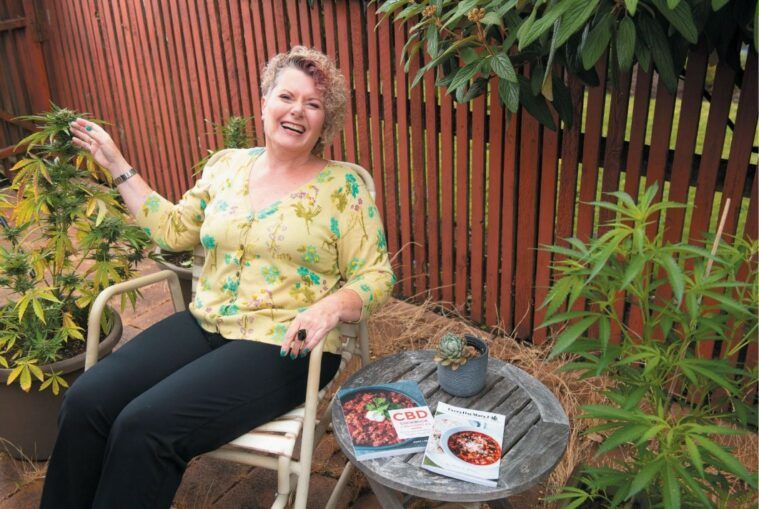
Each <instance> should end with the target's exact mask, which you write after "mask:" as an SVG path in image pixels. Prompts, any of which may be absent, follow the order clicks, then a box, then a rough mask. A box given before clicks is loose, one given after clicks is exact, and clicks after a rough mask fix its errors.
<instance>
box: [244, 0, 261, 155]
mask: <svg viewBox="0 0 759 509" xmlns="http://www.w3.org/2000/svg"><path fill="white" fill-rule="evenodd" d="M251 8H252V5H251V2H250V1H249V0H244V1H243V2H242V3H241V5H240V17H241V20H242V27H241V32H242V33H241V34H240V39H241V42H240V44H241V45H242V47H244V48H245V52H244V60H245V64H244V66H243V67H244V68H246V69H247V72H246V73H245V77H244V79H245V82H246V87H247V92H246V94H247V95H248V101H249V102H250V104H249V105H248V106H247V107H246V106H245V103H244V102H243V115H245V116H246V117H252V124H251V127H252V129H253V133H254V136H253V137H251V140H253V144H256V139H257V138H259V137H261V138H263V122H262V121H261V93H260V92H259V85H260V80H259V77H258V62H257V60H256V50H257V49H258V48H256V42H255V35H254V34H253V23H252V21H253V20H252V19H251ZM249 134H250V132H249Z"/></svg>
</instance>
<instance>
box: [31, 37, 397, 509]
mask: <svg viewBox="0 0 759 509" xmlns="http://www.w3.org/2000/svg"><path fill="white" fill-rule="evenodd" d="M261 88H262V91H263V92H264V93H263V100H262V111H263V121H264V126H265V133H266V146H265V147H256V148H245V149H229V150H222V151H220V152H217V153H216V154H215V155H214V156H213V157H211V158H210V160H209V161H208V163H207V164H206V165H205V167H204V169H203V172H202V175H201V177H200V179H199V180H198V181H197V182H196V183H195V185H194V186H193V188H192V189H190V190H189V191H187V193H185V195H184V196H183V197H182V200H181V201H180V202H179V203H177V204H173V203H171V202H169V201H168V200H166V199H165V198H163V197H162V196H160V195H159V194H158V193H156V192H155V191H153V190H152V189H151V188H150V187H149V186H148V184H147V183H146V182H145V181H144V180H143V179H142V178H141V177H140V176H139V174H137V172H136V171H135V170H134V169H132V168H131V166H130V165H129V163H127V162H126V160H125V159H124V157H123V156H122V154H121V152H120V151H119V150H118V148H117V147H116V146H115V144H114V142H113V140H112V139H111V137H110V136H109V135H108V133H107V132H106V131H104V130H103V129H102V128H101V127H100V126H98V125H96V124H94V123H92V122H88V121H87V120H84V119H77V120H76V121H75V122H73V123H72V124H71V132H72V133H73V134H74V136H75V140H74V143H75V144H76V145H77V146H79V147H82V148H85V149H87V150H89V151H90V152H91V153H92V154H93V157H94V158H95V160H96V161H97V162H98V163H99V164H101V165H102V166H103V167H105V168H106V169H108V170H109V171H110V172H111V174H112V176H113V177H114V183H115V184H116V185H117V189H118V191H119V192H120V193H121V195H122V197H123V198H124V201H125V202H126V204H127V206H128V208H129V210H130V211H131V213H132V214H133V215H134V216H135V218H136V220H137V222H138V223H139V224H140V225H141V226H142V227H143V228H144V229H145V231H146V232H148V233H149V235H150V236H151V237H152V238H153V240H155V241H156V243H158V244H159V245H160V246H162V247H164V246H165V247H166V248H167V249H171V250H184V249H189V248H192V247H193V246H196V245H198V244H201V245H202V246H203V249H204V250H205V260H206V262H205V265H204V267H203V271H202V274H201V277H200V281H199V285H198V288H197V291H196V295H195V299H194V301H193V302H192V303H191V304H190V306H189V308H190V311H189V312H183V313H178V314H175V315H173V316H171V317H169V318H167V319H165V320H163V321H161V322H159V323H157V324H156V325H154V326H153V327H151V328H149V329H147V330H145V331H144V332H142V333H141V334H139V335H138V336H137V337H135V338H134V339H132V340H131V341H130V342H129V343H127V344H126V345H125V346H124V347H123V348H121V349H120V350H119V351H118V352H117V353H116V354H114V355H112V356H110V357H109V358H107V359H105V360H104V361H102V362H101V363H98V364H97V365H96V366H94V367H93V369H91V370H90V371H88V372H87V373H85V375H84V376H82V377H81V378H80V379H79V381H77V383H76V384H74V385H73V386H72V387H71V389H70V390H69V392H68V393H67V395H66V399H65V401H64V405H63V409H62V410H61V416H60V419H59V424H60V432H59V438H58V441H57V443H56V446H55V449H54V451H53V455H52V459H51V461H50V463H49V466H48V472H47V477H46V483H45V488H44V492H43V499H42V508H43V509H44V508H49V507H67V508H85V507H88V508H89V507H96V508H99V507H108V508H118V507H129V508H139V507H145V508H148V507H149V508H163V507H169V505H170V503H171V501H172V498H173V495H174V491H175V490H176V488H177V486H178V485H179V482H180V480H181V477H182V472H183V471H184V468H185V466H186V465H187V462H188V461H189V460H190V459H191V458H192V457H194V456H197V455H199V454H202V453H205V452H208V451H210V450H213V449H216V448H217V447H219V446H220V445H221V444H224V443H227V442H229V441H230V440H232V439H234V438H237V437H238V436H240V435H241V434H243V433H244V432H246V431H248V430H250V429H252V428H254V427H256V426H258V425H260V424H262V423H264V422H268V421H269V420H271V419H272V418H274V417H276V416H278V415H281V414H283V413H285V412H287V411H289V410H291V409H292V408H294V407H296V406H297V405H299V404H301V403H302V402H303V400H304V394H305V389H306V382H307V373H308V364H309V359H308V357H309V353H310V352H311V351H312V350H313V349H314V348H315V347H316V346H317V345H318V344H319V343H320V342H322V341H323V342H324V355H323V357H322V364H321V365H322V368H321V380H320V385H321V386H324V385H326V383H327V382H328V381H329V380H330V379H331V378H332V377H333V376H334V374H335V373H336V371H337V368H338V366H339V361H340V356H339V355H338V354H339V351H340V347H341V343H340V338H339V332H338V328H337V326H338V324H339V322H340V321H343V322H353V321H358V320H359V319H361V318H365V317H366V316H367V315H368V314H369V313H370V312H372V311H373V310H374V309H376V308H377V307H378V306H379V305H380V304H381V303H382V302H384V300H385V299H386V298H387V297H388V296H389V294H390V291H391V289H392V285H393V282H394V277H393V274H392V271H391V269H390V263H389V260H388V256H387V250H386V243H385V240H384V239H385V235H384V231H383V227H382V223H381V221H380V218H379V214H378V213H377V208H376V207H375V206H374V203H373V200H372V197H371V195H370V194H369V192H368V191H367V189H366V187H365V186H364V185H363V181H362V180H361V178H360V177H359V176H358V175H357V174H356V173H355V172H354V171H353V170H352V169H350V168H348V167H346V166H343V165H341V164H338V163H334V162H328V161H325V160H324V159H322V158H321V157H320V156H321V152H322V150H323V147H324V146H325V144H327V143H329V142H330V141H331V139H332V137H333V136H334V135H335V134H336V133H337V131H338V130H339V128H340V126H342V124H343V115H344V111H345V101H346V96H345V86H344V80H343V78H342V76H341V75H340V73H339V71H338V70H337V69H336V67H335V65H334V63H333V62H332V61H331V60H330V59H329V58H327V57H326V56H325V55H323V54H321V53H319V52H317V51H314V50H311V49H308V48H303V47H295V48H293V49H292V50H291V51H290V52H288V53H285V54H280V55H277V56H276V57H274V58H273V59H272V61H271V62H270V63H269V64H268V65H267V67H266V69H265V71H264V73H263V82H262V84H261ZM288 357H289V358H288Z"/></svg>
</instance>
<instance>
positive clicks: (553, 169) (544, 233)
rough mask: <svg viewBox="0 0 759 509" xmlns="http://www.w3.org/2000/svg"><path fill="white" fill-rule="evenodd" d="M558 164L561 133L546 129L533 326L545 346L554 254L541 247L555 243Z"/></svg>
mask: <svg viewBox="0 0 759 509" xmlns="http://www.w3.org/2000/svg"><path fill="white" fill-rule="evenodd" d="M551 116H552V117H553V121H554V123H555V124H556V126H557V129H558V126H560V125H561V121H560V120H559V116H558V115H557V114H556V111H554V110H553V109H552V110H551ZM558 162H559V133H558V132H557V131H552V130H551V129H547V128H543V147H542V154H541V164H540V194H539V198H538V200H539V205H538V240H537V247H538V251H537V253H536V257H535V301H534V302H535V312H534V321H533V327H532V342H533V343H534V344H536V345H540V344H543V343H544V342H545V340H546V329H545V328H544V327H540V325H541V323H542V322H543V319H544V318H545V308H541V305H542V304H543V301H544V300H545V298H546V294H548V287H549V285H550V284H551V253H549V252H548V251H546V250H545V249H542V247H541V246H548V245H551V244H553V225H554V216H555V213H556V211H555V203H556V181H557V170H558Z"/></svg>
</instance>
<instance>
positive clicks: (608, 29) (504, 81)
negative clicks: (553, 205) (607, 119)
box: [378, 0, 757, 129]
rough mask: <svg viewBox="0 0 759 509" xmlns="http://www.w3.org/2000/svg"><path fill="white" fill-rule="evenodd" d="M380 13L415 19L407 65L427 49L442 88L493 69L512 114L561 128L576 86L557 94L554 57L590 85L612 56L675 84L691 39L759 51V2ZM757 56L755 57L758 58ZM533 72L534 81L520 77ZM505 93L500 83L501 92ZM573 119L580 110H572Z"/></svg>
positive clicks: (390, 6)
mask: <svg viewBox="0 0 759 509" xmlns="http://www.w3.org/2000/svg"><path fill="white" fill-rule="evenodd" d="M378 3H379V4H380V7H379V10H378V12H379V13H380V14H384V15H386V16H391V15H392V16H394V18H395V20H396V21H398V22H407V23H408V26H409V27H410V28H409V40H408V43H407V44H406V46H405V47H404V49H403V56H404V59H405V61H406V70H407V71H408V69H409V63H410V61H411V60H412V59H414V58H417V57H418V53H419V51H420V50H421V49H422V48H424V49H425V50H426V53H427V54H428V55H429V59H427V60H426V63H425V65H424V66H422V68H421V69H420V70H419V72H418V73H417V74H416V76H415V77H414V79H413V82H412V83H413V85H414V86H415V85H416V84H417V83H419V81H420V80H421V79H422V77H423V76H424V74H425V73H426V72H428V71H430V70H433V69H434V70H437V82H436V84H437V85H438V86H444V87H447V88H448V93H452V94H454V96H455V98H456V100H457V101H459V102H468V101H470V100H472V99H473V98H475V97H477V96H479V95H481V94H484V93H486V92H487V90H488V87H487V83H488V80H489V79H490V78H491V77H496V76H497V77H498V78H500V83H499V87H498V93H499V95H500V98H501V100H502V101H503V103H504V104H505V105H506V107H507V110H508V111H509V112H515V111H516V110H517V108H518V105H520V104H521V105H522V106H524V108H525V109H526V110H527V111H528V112H529V113H530V114H531V115H533V116H534V117H535V118H537V119H538V120H539V121H540V122H541V123H543V124H544V125H546V126H548V127H550V128H552V129H555V127H556V126H555V122H554V120H553V118H552V117H551V115H550V113H549V110H548V103H551V104H552V105H553V107H554V109H555V110H556V111H557V112H559V113H560V114H561V113H562V112H566V111H569V112H571V111H572V105H571V98H570V96H569V94H568V93H558V94H557V93H556V90H555V89H556V87H557V81H558V82H559V83H561V86H562V87H563V86H564V83H563V80H561V79H559V80H557V79H556V76H554V64H561V65H562V66H564V67H565V68H566V69H567V71H568V73H569V74H571V75H574V76H577V77H578V78H580V79H581V80H583V81H585V82H586V83H588V84H589V85H596V84H597V83H598V81H599V78H598V75H597V74H596V71H595V67H596V65H597V63H598V62H599V61H600V60H601V59H604V58H607V57H608V58H609V62H610V65H611V69H610V70H611V75H612V80H613V82H615V83H616V79H617V73H619V72H628V71H629V70H630V69H631V67H632V66H633V64H635V63H636V62H637V63H640V65H641V67H642V68H644V69H646V70H649V69H650V66H651V63H653V66H654V67H655V68H656V70H657V71H658V72H659V74H660V76H661V78H662V83H663V84H664V86H665V87H667V89H668V90H669V91H670V92H671V93H675V91H676V89H677V80H678V76H679V75H680V73H681V71H682V68H683V65H684V63H685V57H686V54H687V51H688V46H689V45H690V44H695V43H696V42H698V40H699V38H701V37H702V36H703V38H704V39H705V41H706V43H707V45H708V48H709V50H712V49H715V50H716V51H717V52H718V53H719V54H720V57H723V58H726V61H728V62H730V63H731V64H733V65H734V66H736V69H737V66H739V64H737V59H736V58H735V48H736V47H737V46H736V42H738V41H741V42H743V43H746V44H751V45H753V47H754V51H756V44H757V43H756V31H755V30H754V23H753V20H754V18H755V9H756V2H754V1H749V0H737V1H735V2H726V1H724V0H712V1H709V0H624V1H619V0H463V1H458V0H384V1H383V0H380V1H379V2H378ZM752 58H754V57H752ZM520 75H526V76H529V78H526V81H527V83H529V84H530V86H529V87H525V86H523V84H522V83H521V82H520V81H518V77H519V76H520ZM493 93H495V90H493ZM561 120H562V121H564V122H565V123H566V124H569V123H570V122H571V120H572V119H571V115H570V116H566V115H562V116H561Z"/></svg>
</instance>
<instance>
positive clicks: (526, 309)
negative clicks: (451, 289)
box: [514, 113, 540, 339]
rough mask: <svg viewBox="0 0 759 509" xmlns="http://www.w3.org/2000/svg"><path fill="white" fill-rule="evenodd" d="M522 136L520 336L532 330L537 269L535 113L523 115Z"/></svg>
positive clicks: (518, 261)
mask: <svg viewBox="0 0 759 509" xmlns="http://www.w3.org/2000/svg"><path fill="white" fill-rule="evenodd" d="M521 128H522V129H521V132H520V135H519V145H520V150H519V174H518V189H519V191H518V192H517V197H516V200H517V243H516V263H515V269H514V322H515V324H514V333H515V335H516V336H517V337H518V338H520V339H526V338H529V336H530V334H531V332H532V312H531V311H532V287H533V284H534V271H535V237H536V234H537V228H536V226H537V215H538V211H537V206H538V196H537V195H538V186H539V184H538V181H539V179H540V157H539V148H540V140H539V137H540V125H539V124H538V121H537V120H536V119H535V117H533V116H532V115H530V114H528V113H525V114H523V115H522V123H521Z"/></svg>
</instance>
